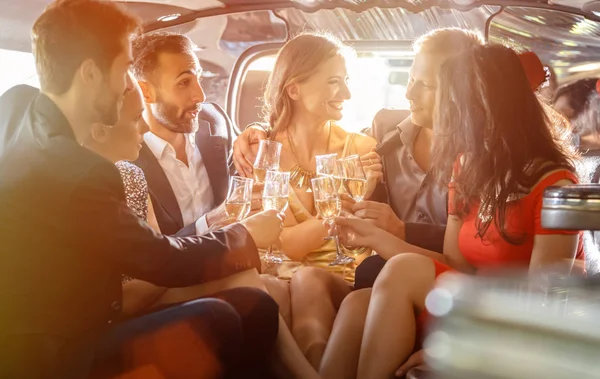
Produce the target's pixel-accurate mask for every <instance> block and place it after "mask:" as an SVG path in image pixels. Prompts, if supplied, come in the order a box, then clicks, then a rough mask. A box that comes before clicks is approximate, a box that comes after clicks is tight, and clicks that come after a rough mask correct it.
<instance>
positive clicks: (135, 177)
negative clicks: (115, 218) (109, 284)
mask: <svg viewBox="0 0 600 379" xmlns="http://www.w3.org/2000/svg"><path fill="white" fill-rule="evenodd" d="M115 166H117V168H118V169H119V173H120V174H121V179H122V180H123V186H124V187H125V200H126V201H127V206H128V207H129V209H131V211H132V212H133V213H135V215H136V216H138V217H139V218H141V219H142V220H144V221H147V219H148V183H147V182H146V177H145V176H144V171H142V169H141V168H139V167H138V166H136V165H134V164H133V163H129V162H127V161H119V162H117V163H115ZM131 279H132V278H130V277H128V276H125V275H123V283H126V282H128V281H130V280H131Z"/></svg>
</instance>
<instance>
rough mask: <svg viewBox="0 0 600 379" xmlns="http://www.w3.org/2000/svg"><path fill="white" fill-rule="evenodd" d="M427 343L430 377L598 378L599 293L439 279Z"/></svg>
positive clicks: (563, 282)
mask: <svg viewBox="0 0 600 379" xmlns="http://www.w3.org/2000/svg"><path fill="white" fill-rule="evenodd" d="M427 308H428V310H429V312H430V313H432V314H433V315H436V316H440V317H441V318H440V319H438V321H437V323H436V325H434V326H433V328H432V331H431V333H430V334H429V336H428V337H427V340H426V342H425V347H426V349H427V359H428V363H429V364H430V365H431V367H432V368H433V369H434V372H435V375H434V377H435V378H436V379H442V378H443V379H471V378H472V379H492V378H493V379H500V378H502V379H505V378H506V379H508V378H511V379H513V378H514V379H524V378H535V379H537V378H540V379H567V378H600V291H599V289H598V288H593V287H587V286H584V285H582V283H578V282H573V281H572V279H570V278H564V277H553V276H545V277H539V278H535V279H530V280H527V279H518V278H512V279H511V278H502V279H499V278H496V279H493V278H482V277H468V276H463V275H458V274H452V275H447V276H445V277H442V278H441V279H440V285H439V287H438V288H436V289H435V290H434V291H432V292H431V294H430V295H429V296H428V298H427Z"/></svg>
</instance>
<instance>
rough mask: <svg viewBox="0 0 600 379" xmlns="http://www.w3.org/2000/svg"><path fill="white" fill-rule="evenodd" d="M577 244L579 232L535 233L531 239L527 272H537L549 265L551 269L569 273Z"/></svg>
mask: <svg viewBox="0 0 600 379" xmlns="http://www.w3.org/2000/svg"><path fill="white" fill-rule="evenodd" d="M578 245H579V234H538V235H536V236H535V237H534V239H533V251H532V254H531V261H530V262H529V272H530V273H532V272H538V271H541V270H542V269H544V268H548V267H550V268H551V269H553V271H554V270H558V271H560V272H563V273H565V274H568V273H570V272H571V268H572V267H573V262H574V261H575V254H576V253H577V246H578Z"/></svg>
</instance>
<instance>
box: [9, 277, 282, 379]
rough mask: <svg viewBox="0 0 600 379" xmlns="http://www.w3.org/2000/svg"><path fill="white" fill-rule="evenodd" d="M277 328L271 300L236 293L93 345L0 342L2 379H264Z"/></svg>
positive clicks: (138, 322) (119, 329) (156, 317)
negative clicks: (122, 376) (6, 354)
mask: <svg viewBox="0 0 600 379" xmlns="http://www.w3.org/2000/svg"><path fill="white" fill-rule="evenodd" d="M278 325H279V324H278V306H277V304H276V303H275V301H274V300H273V299H272V298H271V297H270V296H268V295H267V294H266V293H264V292H262V291H260V290H257V289H253V288H236V289H232V290H228V291H224V292H221V293H219V294H216V295H215V296H213V297H211V298H205V299H199V300H194V301H190V302H187V303H184V304H179V305H173V306H170V307H168V308H164V309H161V310H157V311H155V312H152V313H148V314H146V315H143V316H141V317H137V318H133V319H130V320H128V321H125V322H123V323H120V324H117V325H116V326H115V327H114V328H112V329H110V330H109V331H108V332H107V333H105V334H104V335H102V336H101V337H100V339H99V340H96V342H95V343H93V344H92V343H90V342H89V341H83V342H81V341H78V342H76V343H75V342H72V341H68V342H65V341H63V340H60V339H57V338H56V337H52V336H48V335H11V336H8V337H6V338H2V337H0V352H10V353H9V355H8V356H4V357H3V358H2V361H0V363H1V364H2V366H0V374H1V375H0V377H2V378H4V377H6V378H11V379H12V378H14V379H29V378H32V379H34V378H35V379H37V378H48V379H51V378H57V379H58V378H60V379H71V378H73V379H80V378H81V379H84V378H88V377H90V376H89V372H90V371H91V372H92V374H91V378H93V379H100V378H102V379H104V378H113V377H116V376H117V375H120V374H123V373H128V374H129V375H130V376H129V377H131V378H136V379H137V378H154V377H156V378H169V379H180V378H181V379H184V378H220V377H223V378H266V377H268V376H269V375H268V372H267V371H266V366H267V359H268V356H269V354H270V352H271V350H272V348H273V346H274V343H275V339H276V337H277V333H278ZM3 344H4V346H2V345H3ZM124 377H127V376H124Z"/></svg>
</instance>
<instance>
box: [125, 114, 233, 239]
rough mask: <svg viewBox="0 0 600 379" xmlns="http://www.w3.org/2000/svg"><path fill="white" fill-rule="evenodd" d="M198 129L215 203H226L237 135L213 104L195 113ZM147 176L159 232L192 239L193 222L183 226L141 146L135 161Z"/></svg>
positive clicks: (164, 182)
mask: <svg viewBox="0 0 600 379" xmlns="http://www.w3.org/2000/svg"><path fill="white" fill-rule="evenodd" d="M198 118H199V124H200V125H199V128H198V131H197V132H196V146H197V147H198V149H199V150H200V154H202V158H203V161H204V164H205V166H206V171H207V172H208V178H198V180H210V185H211V187H212V191H213V198H214V202H215V204H221V203H222V202H223V201H225V198H226V196H227V190H228V185H229V177H230V176H231V175H232V174H233V171H234V165H233V141H234V140H235V138H236V137H237V135H238V134H239V132H238V131H237V130H236V129H235V128H234V126H233V123H232V122H231V120H230V119H229V116H227V114H226V113H225V111H224V110H223V109H222V108H221V107H219V106H218V105H217V104H214V103H204V104H202V111H201V112H200V113H199V114H198ZM134 163H135V164H137V165H138V166H139V167H140V168H141V169H142V170H144V174H145V175H146V181H147V182H148V190H149V192H150V199H151V200H152V205H153V206H154V212H155V213H156V219H157V221H158V225H159V227H160V230H161V232H163V233H165V234H168V235H177V236H192V235H195V234H196V226H195V223H192V224H189V225H183V218H182V215H181V210H180V209H179V204H178V203H177V199H176V198H175V193H174V192H173V188H171V185H170V184H169V180H168V179H167V176H166V175H165V172H164V170H163V169H162V167H161V166H160V163H159V162H158V160H157V159H156V157H155V156H154V154H152V151H150V148H148V146H147V145H146V144H145V143H144V144H143V145H142V150H141V151H140V157H139V158H138V159H137V160H136V161H135V162H134Z"/></svg>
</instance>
